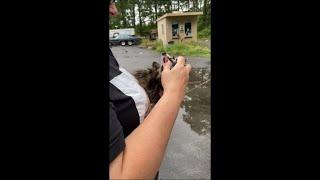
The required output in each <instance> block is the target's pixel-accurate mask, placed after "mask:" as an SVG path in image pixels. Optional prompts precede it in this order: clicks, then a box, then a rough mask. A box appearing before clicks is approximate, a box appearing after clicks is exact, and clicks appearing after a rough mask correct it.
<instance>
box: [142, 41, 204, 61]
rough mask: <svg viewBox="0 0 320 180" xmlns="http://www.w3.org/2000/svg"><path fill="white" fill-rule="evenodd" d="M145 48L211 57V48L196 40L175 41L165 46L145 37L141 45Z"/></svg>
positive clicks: (171, 53) (174, 54)
mask: <svg viewBox="0 0 320 180" xmlns="http://www.w3.org/2000/svg"><path fill="white" fill-rule="evenodd" d="M139 46H140V47H143V48H151V49H153V50H155V51H157V52H167V53H168V54H170V55H173V56H179V55H181V56H193V57H210V49H209V48H207V47H204V46H202V45H200V44H199V43H196V42H183V43H174V44H169V45H167V46H163V45H162V42H161V41H159V40H157V41H150V40H148V39H143V40H142V42H141V44H140V45H139Z"/></svg>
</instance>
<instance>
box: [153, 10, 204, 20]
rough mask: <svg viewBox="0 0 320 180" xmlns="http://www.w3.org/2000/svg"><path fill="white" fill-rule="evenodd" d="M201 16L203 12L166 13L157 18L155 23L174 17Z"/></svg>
mask: <svg viewBox="0 0 320 180" xmlns="http://www.w3.org/2000/svg"><path fill="white" fill-rule="evenodd" d="M200 15H203V12H181V11H179V12H173V13H166V14H164V15H163V16H161V17H159V18H158V19H157V21H160V20H161V19H163V18H166V17H175V16H200Z"/></svg>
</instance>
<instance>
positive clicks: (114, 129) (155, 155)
mask: <svg viewBox="0 0 320 180" xmlns="http://www.w3.org/2000/svg"><path fill="white" fill-rule="evenodd" d="M116 14H117V8H116V5H115V2H114V0H111V1H110V4H109V15H110V16H115V15H116ZM170 66H171V62H170V61H167V62H166V63H164V64H163V72H162V75H161V83H162V85H163V89H164V92H163V96H162V97H161V98H160V100H159V101H158V102H157V104H156V105H155V106H154V108H153V109H152V111H151V112H150V113H149V114H148V116H147V117H146V118H144V115H145V113H146V111H147V109H148V106H149V99H148V96H147V94H146V93H145V91H144V90H143V88H142V87H141V86H139V85H138V84H137V81H136V80H135V79H134V77H133V76H132V75H130V74H129V73H128V72H127V71H126V70H124V69H123V68H121V67H119V64H118V63H117V61H116V59H115V57H114V56H113V54H112V52H111V50H110V48H109V92H110V93H109V99H110V100H109V125H110V126H109V127H110V129H109V133H110V134H109V177H110V179H154V178H155V177H156V175H157V172H158V170H159V168H160V165H161V161H162V160H163V157H164V153H165V149H166V146H167V143H168V141H169V137H170V133H171V130H172V127H173V125H174V121H175V119H176V117H177V114H178V111H179V107H180V104H181V102H182V100H183V97H184V91H185V87H186V85H187V82H188V79H189V73H190V70H191V66H190V65H189V64H187V65H185V59H184V57H181V56H180V57H178V61H177V64H176V65H175V66H174V67H173V68H172V69H170ZM156 178H157V177H156Z"/></svg>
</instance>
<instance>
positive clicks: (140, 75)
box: [133, 62, 163, 116]
mask: <svg viewBox="0 0 320 180" xmlns="http://www.w3.org/2000/svg"><path fill="white" fill-rule="evenodd" d="M161 67H162V66H161V65H160V64H159V63H157V62H153V63H152V67H151V68H148V69H146V70H138V71H136V72H135V73H134V74H133V75H134V77H135V78H136V79H137V80H138V82H139V84H140V86H142V87H143V89H144V90H145V91H146V93H147V95H148V97H149V100H150V106H149V108H148V110H147V113H146V116H147V115H148V114H149V112H150V111H151V110H152V108H153V106H154V105H155V104H156V103H157V102H158V101H159V99H160V98H161V96H162V94H163V87H162V84H161Z"/></svg>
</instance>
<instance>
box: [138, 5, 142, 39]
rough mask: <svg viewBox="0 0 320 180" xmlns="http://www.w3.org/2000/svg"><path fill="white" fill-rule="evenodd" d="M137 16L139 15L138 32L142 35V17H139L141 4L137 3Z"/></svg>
mask: <svg viewBox="0 0 320 180" xmlns="http://www.w3.org/2000/svg"><path fill="white" fill-rule="evenodd" d="M138 16H139V32H140V36H141V35H142V18H141V4H140V2H139V4H138Z"/></svg>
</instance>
